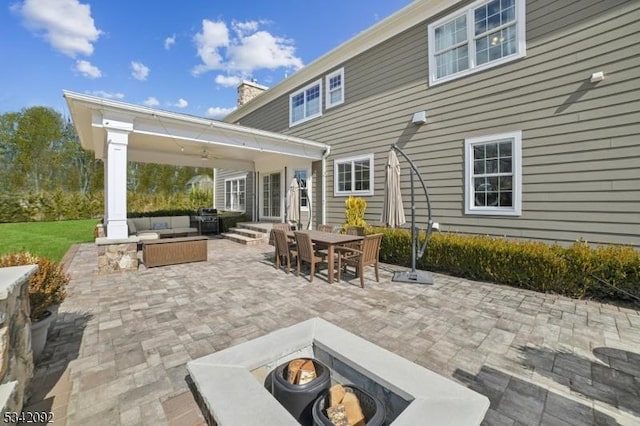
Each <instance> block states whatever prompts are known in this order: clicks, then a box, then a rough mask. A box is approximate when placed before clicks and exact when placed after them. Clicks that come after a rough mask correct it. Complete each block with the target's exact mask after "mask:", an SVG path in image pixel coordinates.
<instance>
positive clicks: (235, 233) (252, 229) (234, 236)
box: [221, 223, 271, 246]
mask: <svg viewBox="0 0 640 426" xmlns="http://www.w3.org/2000/svg"><path fill="white" fill-rule="evenodd" d="M270 231H271V226H269V224H265V225H261V224H260V225H258V224H248V223H238V224H237V226H236V227H235V228H229V232H223V233H222V234H221V235H222V236H223V237H224V238H226V239H228V240H231V241H234V242H236V243H239V244H244V245H246V246H251V245H257V244H268V243H269V232H270Z"/></svg>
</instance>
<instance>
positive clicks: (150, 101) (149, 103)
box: [142, 96, 160, 107]
mask: <svg viewBox="0 0 640 426" xmlns="http://www.w3.org/2000/svg"><path fill="white" fill-rule="evenodd" d="M142 103H143V104H144V105H146V106H148V107H155V106H158V105H160V101H159V100H158V99H156V98H154V97H153V96H149V97H148V98H147V99H145V100H144V101H143V102H142Z"/></svg>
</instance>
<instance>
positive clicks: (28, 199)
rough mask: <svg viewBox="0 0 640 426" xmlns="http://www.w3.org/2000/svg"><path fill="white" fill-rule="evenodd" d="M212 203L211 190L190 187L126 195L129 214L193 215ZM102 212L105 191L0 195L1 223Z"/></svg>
mask: <svg viewBox="0 0 640 426" xmlns="http://www.w3.org/2000/svg"><path fill="white" fill-rule="evenodd" d="M211 205H213V194H212V193H211V191H201V190H192V191H190V192H189V193H174V194H169V195H167V194H139V193H136V192H129V193H128V194H127V208H128V211H130V212H132V213H131V214H132V215H135V216H130V217H141V216H170V215H176V214H177V215H190V214H195V211H196V210H197V209H198V208H199V207H206V206H211ZM103 214H104V194H103V193H102V192H95V193H90V194H80V193H78V192H65V191H61V190H58V191H52V192H35V193H25V194H0V223H17V222H41V221H42V222H51V221H56V220H72V219H93V218H96V219H97V218H100V217H102V215H103Z"/></svg>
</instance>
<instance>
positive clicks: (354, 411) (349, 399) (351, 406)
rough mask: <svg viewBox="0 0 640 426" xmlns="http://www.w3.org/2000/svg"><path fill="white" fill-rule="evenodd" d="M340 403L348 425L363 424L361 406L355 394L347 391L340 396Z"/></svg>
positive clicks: (357, 425)
mask: <svg viewBox="0 0 640 426" xmlns="http://www.w3.org/2000/svg"><path fill="white" fill-rule="evenodd" d="M342 405H344V409H345V411H346V412H347V419H348V420H349V426H364V414H363V413H362V407H360V401H359V400H358V397H357V396H356V395H355V394H353V393H351V392H347V393H346V394H345V395H344V398H342Z"/></svg>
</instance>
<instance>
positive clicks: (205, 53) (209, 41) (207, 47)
mask: <svg viewBox="0 0 640 426" xmlns="http://www.w3.org/2000/svg"><path fill="white" fill-rule="evenodd" d="M194 40H195V42H196V46H197V47H198V56H199V57H200V59H201V60H202V64H200V65H197V66H196V67H195V68H193V70H192V73H193V74H194V75H200V74H203V73H205V72H207V71H211V70H215V69H220V68H222V67H223V59H222V56H221V55H220V53H219V52H218V49H219V48H221V47H226V46H228V45H229V30H228V28H227V25H226V24H225V23H224V22H213V21H209V20H208V19H204V20H203V21H202V32H201V33H197V34H196V35H195V37H194Z"/></svg>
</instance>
